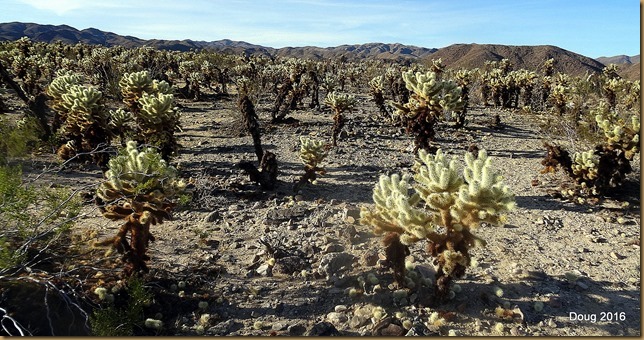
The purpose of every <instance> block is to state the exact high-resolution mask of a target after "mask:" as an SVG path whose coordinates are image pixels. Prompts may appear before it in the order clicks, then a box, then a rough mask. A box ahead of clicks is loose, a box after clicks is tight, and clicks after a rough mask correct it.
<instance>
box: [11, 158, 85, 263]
mask: <svg viewBox="0 0 644 340" xmlns="http://www.w3.org/2000/svg"><path fill="white" fill-rule="evenodd" d="M80 205H81V203H80V199H79V198H78V196H77V195H76V194H75V193H74V192H72V191H71V190H69V189H66V188H47V189H45V188H40V187H36V186H35V185H33V184H32V185H28V184H26V183H24V182H23V180H22V172H21V171H20V168H19V167H16V166H0V224H2V226H3V228H2V232H0V244H2V247H0V248H1V249H2V250H1V251H0V274H6V273H9V272H11V271H12V270H19V268H21V267H24V266H35V265H37V264H38V263H39V262H40V261H42V260H43V258H44V256H45V254H46V253H47V251H48V250H50V251H52V252H53V251H56V250H60V248H61V247H64V242H63V241H62V239H61V237H63V236H65V235H66V232H67V231H68V230H69V228H71V226H72V225H73V223H74V219H75V217H76V216H77V215H78V213H79V211H80Z"/></svg>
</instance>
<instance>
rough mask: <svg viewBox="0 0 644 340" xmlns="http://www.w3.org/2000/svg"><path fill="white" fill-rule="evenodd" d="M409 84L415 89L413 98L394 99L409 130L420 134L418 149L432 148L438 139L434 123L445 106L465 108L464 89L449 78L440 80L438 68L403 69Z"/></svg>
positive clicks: (408, 85)
mask: <svg viewBox="0 0 644 340" xmlns="http://www.w3.org/2000/svg"><path fill="white" fill-rule="evenodd" d="M403 80H404V81H405V86H406V87H407V89H408V90H409V91H411V92H412V94H411V96H410V98H409V102H408V103H405V104H399V103H395V102H390V103H391V104H392V105H393V106H394V107H395V108H396V112H395V114H396V115H399V116H400V117H401V118H402V119H403V121H406V123H407V132H408V133H414V134H416V139H415V141H414V143H415V149H416V150H418V149H419V148H429V144H430V142H431V141H433V140H434V135H435V131H434V126H435V125H436V122H438V120H439V119H440V116H441V114H442V113H443V111H444V110H450V111H456V110H459V109H462V107H463V102H462V101H461V99H460V95H461V90H460V88H459V87H458V86H456V84H455V83H454V82H452V81H449V80H438V79H437V75H436V73H434V72H427V73H420V72H417V73H414V72H413V71H408V72H404V73H403Z"/></svg>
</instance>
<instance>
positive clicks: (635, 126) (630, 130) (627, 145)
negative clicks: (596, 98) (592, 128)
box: [591, 102, 640, 161]
mask: <svg viewBox="0 0 644 340" xmlns="http://www.w3.org/2000/svg"><path fill="white" fill-rule="evenodd" d="M609 106H610V104H606V103H605V102H600V103H599V105H598V106H597V107H596V108H595V109H594V110H592V111H591V113H594V114H595V121H596V122H597V125H598V126H599V128H600V129H601V130H602V132H603V133H604V137H605V138H606V143H605V144H606V147H607V148H608V149H610V150H621V151H622V152H624V155H625V157H626V159H628V160H629V161H630V160H632V159H633V156H635V154H637V153H639V150H640V149H639V146H640V117H639V112H636V113H633V114H630V115H629V116H630V117H627V118H626V119H623V118H620V117H619V115H618V114H617V112H615V111H611V110H610V108H609ZM628 118H630V119H628Z"/></svg>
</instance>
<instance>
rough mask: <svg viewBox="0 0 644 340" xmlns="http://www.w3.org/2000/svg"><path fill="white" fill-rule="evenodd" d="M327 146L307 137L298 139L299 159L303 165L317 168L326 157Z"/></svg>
mask: <svg viewBox="0 0 644 340" xmlns="http://www.w3.org/2000/svg"><path fill="white" fill-rule="evenodd" d="M327 149H328V147H327V145H326V144H325V143H324V142H323V141H316V140H313V139H310V138H307V137H303V136H302V137H300V159H301V160H302V163H304V165H306V166H308V167H310V168H317V167H318V166H319V164H320V163H322V161H323V160H324V158H325V157H326V156H327Z"/></svg>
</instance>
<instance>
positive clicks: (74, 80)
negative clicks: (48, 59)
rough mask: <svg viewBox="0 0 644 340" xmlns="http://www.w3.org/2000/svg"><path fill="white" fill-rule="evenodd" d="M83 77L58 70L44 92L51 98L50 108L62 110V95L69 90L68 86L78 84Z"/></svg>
mask: <svg viewBox="0 0 644 340" xmlns="http://www.w3.org/2000/svg"><path fill="white" fill-rule="evenodd" d="M82 82H83V77H82V76H81V75H79V74H75V73H71V72H59V73H58V75H57V76H56V78H54V79H53V80H52V81H51V83H50V84H49V86H48V87H47V89H46V93H47V95H48V96H49V97H51V99H52V104H51V108H52V109H54V110H56V111H61V112H64V110H65V108H64V107H63V106H62V103H63V95H64V94H66V93H67V92H69V88H70V87H71V86H74V85H80V84H82Z"/></svg>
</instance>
